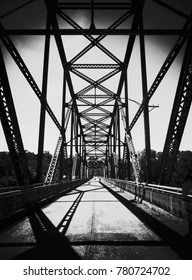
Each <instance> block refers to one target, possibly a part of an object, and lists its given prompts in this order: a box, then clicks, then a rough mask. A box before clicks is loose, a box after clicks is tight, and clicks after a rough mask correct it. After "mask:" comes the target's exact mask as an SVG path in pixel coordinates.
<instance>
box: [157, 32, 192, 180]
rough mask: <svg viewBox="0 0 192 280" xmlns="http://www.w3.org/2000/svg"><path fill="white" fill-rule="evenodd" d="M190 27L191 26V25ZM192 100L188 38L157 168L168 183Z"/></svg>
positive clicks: (191, 56) (191, 57)
mask: <svg viewBox="0 0 192 280" xmlns="http://www.w3.org/2000/svg"><path fill="white" fill-rule="evenodd" d="M191 29H192V27H191ZM191 102H192V40H191V39H190V40H188V42H187V46H186V50H185V55H184V58H183V64H182V68H181V73H180V77H179V81H178V86H177V91H176V95H175V100H174V104H173V109H172V114H171V118H170V123H169V127H168V131H167V136H166V141H165V145H164V150H163V154H162V160H161V164H160V170H159V180H158V182H159V184H160V183H163V182H164V181H165V178H164V177H166V179H167V182H168V183H169V182H170V180H171V175H172V171H173V167H174V164H175V161H176V157H177V154H178V150H179V146H180V143H181V139H182V136H183V131H184V128H185V124H186V121H187V117H188V114H189V109H190V107H191Z"/></svg>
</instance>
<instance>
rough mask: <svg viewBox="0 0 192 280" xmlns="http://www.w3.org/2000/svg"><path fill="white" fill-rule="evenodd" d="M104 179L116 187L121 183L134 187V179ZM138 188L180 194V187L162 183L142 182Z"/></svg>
mask: <svg viewBox="0 0 192 280" xmlns="http://www.w3.org/2000/svg"><path fill="white" fill-rule="evenodd" d="M104 180H105V181H107V182H109V183H113V184H114V185H117V186H118V187H121V185H123V184H127V185H129V186H133V187H136V183H135V182H134V181H126V180H121V179H113V178H104ZM138 188H143V189H149V190H152V191H157V192H161V193H167V194H171V195H175V196H182V188H178V187H170V186H162V185H156V184H146V183H144V182H142V183H139V185H138ZM188 196H192V195H191V194H188Z"/></svg>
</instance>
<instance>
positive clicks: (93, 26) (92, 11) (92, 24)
mask: <svg viewBox="0 0 192 280" xmlns="http://www.w3.org/2000/svg"><path fill="white" fill-rule="evenodd" d="M90 28H91V29H95V24H94V0H91V26H90Z"/></svg>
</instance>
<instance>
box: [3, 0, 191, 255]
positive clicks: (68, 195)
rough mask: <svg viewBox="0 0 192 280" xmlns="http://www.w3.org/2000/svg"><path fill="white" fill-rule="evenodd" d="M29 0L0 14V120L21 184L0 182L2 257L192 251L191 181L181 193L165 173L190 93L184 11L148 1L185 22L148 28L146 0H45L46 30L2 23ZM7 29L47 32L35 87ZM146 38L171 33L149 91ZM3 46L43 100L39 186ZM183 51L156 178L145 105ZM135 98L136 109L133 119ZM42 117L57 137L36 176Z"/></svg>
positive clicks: (31, 33)
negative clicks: (137, 93) (139, 143)
mask: <svg viewBox="0 0 192 280" xmlns="http://www.w3.org/2000/svg"><path fill="white" fill-rule="evenodd" d="M33 2H34V3H35V2H36V1H28V2H26V3H24V4H23V5H21V6H19V7H13V8H12V10H10V11H8V12H7V13H5V14H4V15H2V16H1V17H0V18H1V23H0V41H1V49H0V65H1V67H0V118H1V123H2V128H3V132H4V135H5V139H6V142H7V146H8V149H9V153H10V156H11V159H12V163H13V166H14V170H15V175H16V178H17V182H18V185H17V186H15V187H7V188H1V190H0V201H1V206H0V207H1V208H0V209H1V211H0V219H1V220H0V221H1V226H0V230H1V234H0V251H1V252H2V254H1V255H2V258H3V259H6V258H16V259H22V258H23V259H81V258H82V259H107V258H108V259H114V258H116V259H140V258H142V259H189V258H191V252H190V250H189V243H190V242H191V234H192V226H191V224H192V220H191V215H192V214H191V208H192V206H191V194H190V187H189V188H188V191H187V192H185V194H184V195H183V192H182V185H181V186H180V187H179V188H174V187H172V186H164V184H165V179H166V182H169V183H170V182H171V176H172V172H173V169H174V164H175V162H176V159H177V155H178V152H179V147H180V144H181V141H182V136H183V133H184V129H185V125H186V122H187V119H188V115H189V110H190V106H191V101H192V88H191V84H192V76H191V75H192V36H191V29H192V16H191V14H189V13H188V14H187V13H185V12H182V11H180V10H178V9H177V8H176V7H172V6H170V5H168V4H166V3H164V2H163V1H160V0H154V1H151V2H153V5H157V7H159V11H160V12H161V11H162V17H163V15H164V14H163V10H166V12H167V13H170V15H172V14H174V16H177V17H178V18H179V19H180V20H181V21H182V27H181V28H177V26H176V27H175V28H172V29H170V28H167V27H166V26H165V27H164V25H166V20H165V22H164V25H163V28H162V27H161V26H162V25H159V26H160V28H147V26H148V22H147V21H146V18H147V16H146V15H148V13H149V8H147V6H148V5H149V3H145V1H144V0H134V1H131V0H127V1H120V2H119V1H111V2H108V1H107V2H105V1H96V0H95V1H94V0H90V1H85V2H84V1H82V2H81V1H68V2H66V1H51V0H45V1H42V3H43V8H42V7H41V9H43V10H42V19H41V21H44V25H43V26H44V27H43V28H37V27H36V26H35V25H34V26H35V28H29V27H28V26H26V27H25V28H12V27H11V28H10V26H9V24H8V23H7V22H6V20H5V22H4V19H6V18H7V17H9V16H10V15H12V14H15V15H17V12H18V11H21V10H22V9H25V8H26V7H28V6H30V5H32V4H33ZM42 3H41V4H42ZM36 5H37V7H38V4H37V3H36ZM41 6H42V5H41ZM147 9H148V10H147ZM82 11H84V12H85V15H86V26H84V25H83V26H82V25H81V23H80V22H79V19H80V17H81V12H82ZM114 11H115V13H114ZM151 13H153V12H151ZM106 14H107V16H106ZM74 15H75V16H74ZM103 15H104V16H103ZM25 16H26V15H25ZM153 16H154V15H153ZM19 20H20V19H18V21H19ZM111 21H112V22H111ZM87 22H88V23H87ZM109 22H110V23H109ZM101 23H102V24H103V26H102V28H101V27H100V26H101ZM105 25H106V26H105ZM68 35H70V36H71V37H72V36H73V37H77V38H79V36H82V37H83V38H84V39H85V40H87V44H86V45H85V46H84V47H82V48H81V45H80V44H79V45H80V50H79V52H78V53H77V54H76V55H74V56H73V57H68V52H67V51H66V48H65V38H66V36H68ZM15 36H40V37H41V38H42V37H43V38H44V50H43V58H44V59H43V70H42V73H41V76H42V89H40V88H39V86H38V83H37V81H36V80H35V78H34V77H33V75H32V73H31V72H30V70H29V68H28V66H27V64H26V63H25V62H24V59H23V57H22V55H21V54H20V52H19V50H18V48H17V44H16V43H15V41H14V38H15ZM114 36H115V38H116V39H115V40H116V41H117V40H119V38H126V40H127V43H126V46H125V53H124V54H123V59H122V58H119V57H122V53H120V52H121V50H120V51H119V57H118V55H117V54H116V51H114V52H113V51H111V48H110V47H108V46H106V45H107V44H106V40H109V41H110V40H111V44H113V43H114V41H113V38H114ZM147 36H156V37H158V38H159V39H158V40H159V41H160V40H162V38H165V37H166V38H168V37H169V36H172V37H174V43H173V45H172V48H171V50H170V51H169V53H168V55H167V56H166V58H165V60H164V62H163V63H162V65H161V67H160V69H159V72H158V73H157V75H156V77H155V78H154V80H153V82H152V84H151V86H150V88H148V79H147V71H148V68H147V63H146V37H147ZM71 37H70V38H71ZM136 42H137V49H138V52H139V57H140V60H139V61H140V71H141V75H140V76H141V78H140V79H139V78H138V77H137V78H136V81H138V83H140V84H141V89H142V90H141V91H142V100H141V102H140V103H138V102H137V101H135V100H132V99H131V98H130V95H129V76H130V71H129V67H130V63H131V60H132V59H133V53H134V51H135V49H136ZM53 43H54V45H55V46H56V49H57V52H58V56H59V59H60V64H61V66H62V71H63V80H62V102H61V108H60V111H61V121H59V120H58V118H57V112H55V111H54V110H53V109H52V107H54V106H53V104H51V103H49V102H48V100H49V99H48V96H47V93H48V90H49V77H50V76H49V71H50V57H51V47H52V45H53ZM109 46H110V43H109ZM71 48H73V45H71ZM93 50H97V51H98V50H99V52H100V53H101V54H102V56H100V55H96V52H95V56H96V58H95V57H93V56H94V55H93V53H94V52H92V51H93ZM117 53H118V52H117ZM7 54H9V56H10V57H12V59H13V61H14V63H15V65H16V66H18V68H19V70H20V72H21V74H22V75H23V77H24V79H25V82H26V83H27V84H28V85H29V86H30V88H31V90H32V92H33V93H34V94H35V96H36V97H37V98H38V99H39V102H40V118H39V137H38V158H37V170H36V179H35V180H36V183H35V184H33V183H32V175H31V171H30V168H29V166H28V163H27V159H26V152H25V149H24V143H23V138H22V133H21V130H20V123H19V121H18V118H17V112H16V108H15V102H14V94H13V91H14V88H13V89H12V86H11V83H10V77H9V71H8V67H7V63H8V62H7V59H6V56H7ZM89 54H90V55H89ZM179 56H180V57H181V56H182V59H181V69H180V74H179V77H178V80H177V79H175V83H176V84H177V87H176V92H175V95H174V99H173V106H172V112H171V114H170V120H169V125H168V130H167V134H166V136H165V143H164V149H163V153H162V158H161V162H160V166H159V173H158V179H157V182H152V163H151V137H150V116H149V112H150V108H151V106H150V105H149V102H150V100H151V98H152V97H153V96H154V94H155V93H156V91H157V89H158V87H159V86H160V84H161V83H162V81H164V78H165V77H167V73H168V70H169V69H170V67H171V66H172V65H173V64H174V62H175V61H176V59H177V58H178V57H179ZM103 57H105V59H103ZM95 61H96V62H95ZM109 61H110V62H109ZM132 101H134V103H135V102H136V103H137V105H138V106H139V107H138V110H137V111H136V113H135V115H134V116H133V119H132V120H131V121H130V110H129V109H130V106H131V104H132ZM153 107H156V106H153ZM47 114H48V115H49V117H50V119H51V120H52V121H53V124H54V125H55V126H56V128H57V129H58V141H57V143H56V148H55V151H54V153H53V156H52V159H51V161H50V165H49V168H48V170H47V174H46V176H44V174H43V160H44V144H45V137H46V134H45V126H46V115H47ZM141 116H143V122H144V139H145V152H146V178H147V179H146V182H144V183H142V182H141V178H140V163H139V157H138V154H137V152H136V150H135V147H134V139H133V137H132V131H133V129H134V128H135V124H136V123H137V121H138V120H139V119H141ZM159 122H161V120H159ZM28 126H30V124H29V123H28ZM138 137H140V136H139V135H138ZM188 183H189V185H190V184H191V182H188Z"/></svg>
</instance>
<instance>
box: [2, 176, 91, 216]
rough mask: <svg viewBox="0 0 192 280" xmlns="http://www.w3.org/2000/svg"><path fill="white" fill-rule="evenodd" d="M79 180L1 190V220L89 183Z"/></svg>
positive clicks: (85, 180)
mask: <svg viewBox="0 0 192 280" xmlns="http://www.w3.org/2000/svg"><path fill="white" fill-rule="evenodd" d="M88 180H89V179H77V180H73V181H66V182H63V183H58V184H52V185H49V186H43V185H39V184H38V185H31V186H28V187H27V186H26V187H24V188H20V187H8V188H1V189H0V219H2V218H6V217H9V216H11V215H13V214H16V213H17V212H20V211H23V210H24V209H25V207H26V206H27V205H34V204H40V205H43V204H46V203H49V202H51V201H52V200H54V199H56V198H57V197H60V196H62V195H64V194H65V193H67V192H69V191H71V190H72V189H74V188H76V187H78V186H80V185H81V184H83V183H85V182H87V181H88Z"/></svg>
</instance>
